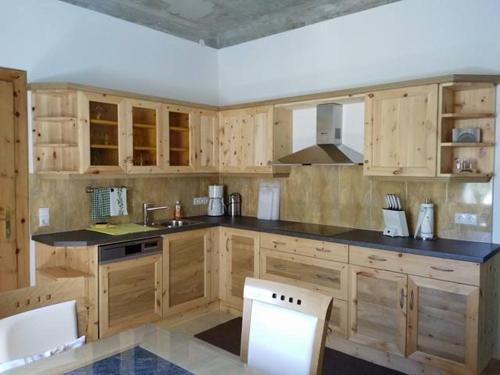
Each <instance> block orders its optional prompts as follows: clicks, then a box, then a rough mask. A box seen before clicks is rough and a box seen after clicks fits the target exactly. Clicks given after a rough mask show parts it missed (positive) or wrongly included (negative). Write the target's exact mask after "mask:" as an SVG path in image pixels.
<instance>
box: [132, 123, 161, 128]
mask: <svg viewBox="0 0 500 375" xmlns="http://www.w3.org/2000/svg"><path fill="white" fill-rule="evenodd" d="M133 126H134V128H142V129H156V125H151V124H140V123H134V124H133Z"/></svg>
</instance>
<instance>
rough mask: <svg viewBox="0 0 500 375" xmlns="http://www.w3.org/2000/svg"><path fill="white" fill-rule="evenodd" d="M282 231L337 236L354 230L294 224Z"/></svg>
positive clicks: (284, 226)
mask: <svg viewBox="0 0 500 375" xmlns="http://www.w3.org/2000/svg"><path fill="white" fill-rule="evenodd" d="M281 229H283V230H286V231H290V232H298V233H308V234H317V235H320V236H335V235H337V234H341V233H345V232H349V231H351V230H352V228H344V227H334V226H330V225H321V224H308V223H293V224H288V225H283V226H282V227H281Z"/></svg>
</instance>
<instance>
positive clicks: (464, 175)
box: [438, 173, 493, 181]
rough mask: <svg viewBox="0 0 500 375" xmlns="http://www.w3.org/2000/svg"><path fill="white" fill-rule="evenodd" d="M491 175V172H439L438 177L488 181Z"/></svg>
mask: <svg viewBox="0 0 500 375" xmlns="http://www.w3.org/2000/svg"><path fill="white" fill-rule="evenodd" d="M492 176H493V173H461V174H457V173H440V174H439V176H438V177H445V178H448V179H450V180H469V181H489V180H490V179H491V177H492Z"/></svg>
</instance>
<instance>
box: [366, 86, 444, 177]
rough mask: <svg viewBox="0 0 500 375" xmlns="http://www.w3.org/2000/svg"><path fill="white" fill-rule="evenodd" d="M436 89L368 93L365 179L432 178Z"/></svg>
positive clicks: (428, 87)
mask: <svg viewBox="0 0 500 375" xmlns="http://www.w3.org/2000/svg"><path fill="white" fill-rule="evenodd" d="M437 98H438V85H427V86H416V87H408V88H402V89H393V90H384V91H375V92H371V93H369V94H368V95H367V97H366V103H365V147H364V150H365V160H364V174H365V175H367V176H417V177H418V176H425V177H433V176H436V159H437V155H436V141H437Z"/></svg>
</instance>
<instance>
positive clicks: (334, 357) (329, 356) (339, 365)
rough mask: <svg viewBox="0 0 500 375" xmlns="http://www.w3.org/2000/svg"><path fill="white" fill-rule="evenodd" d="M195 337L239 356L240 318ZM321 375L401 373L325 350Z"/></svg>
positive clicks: (393, 374)
mask: <svg viewBox="0 0 500 375" xmlns="http://www.w3.org/2000/svg"><path fill="white" fill-rule="evenodd" d="M195 337H197V338H199V339H200V340H203V341H205V342H208V343H209V344H212V345H214V346H217V347H218V348H221V349H224V350H226V351H228V352H230V353H233V354H235V355H238V356H239V355H240V340H241V318H235V319H231V320H229V321H227V322H226V323H222V324H219V325H218V326H215V327H213V328H210V329H208V330H206V331H203V332H201V333H198V334H197V335H195ZM323 374H325V375H326V374H332V375H361V374H369V375H402V374H403V373H401V372H399V371H395V370H391V369H388V368H386V367H382V366H379V365H376V364H373V363H371V362H367V361H363V360H362V359H359V358H355V357H351V356H350V355H347V354H344V353H341V352H338V351H336V350H333V349H330V348H325V355H324V360H323Z"/></svg>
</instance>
